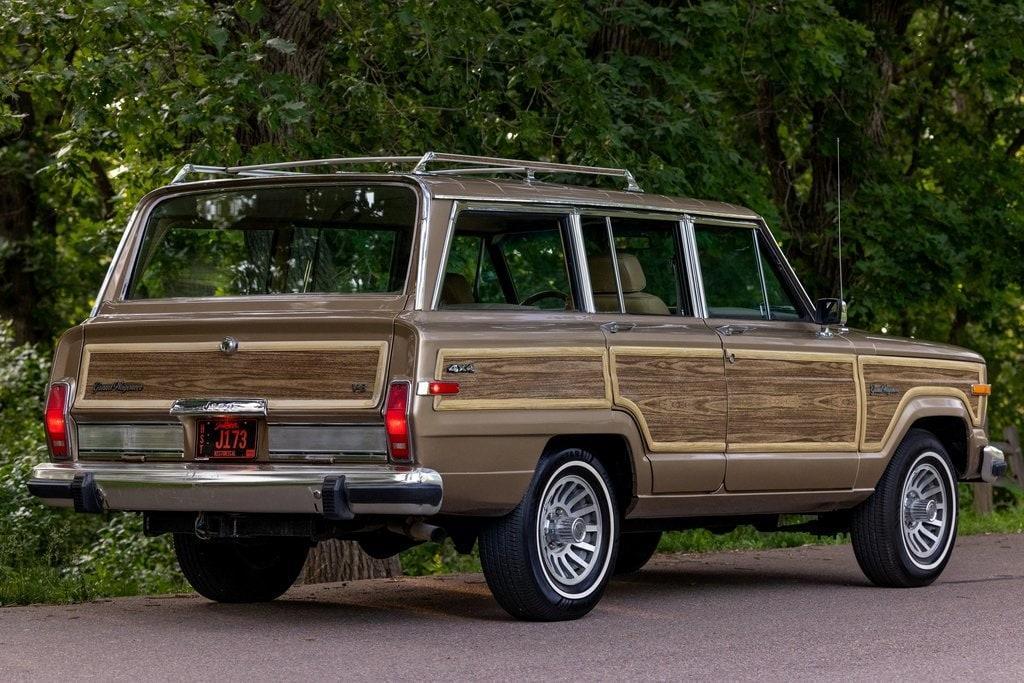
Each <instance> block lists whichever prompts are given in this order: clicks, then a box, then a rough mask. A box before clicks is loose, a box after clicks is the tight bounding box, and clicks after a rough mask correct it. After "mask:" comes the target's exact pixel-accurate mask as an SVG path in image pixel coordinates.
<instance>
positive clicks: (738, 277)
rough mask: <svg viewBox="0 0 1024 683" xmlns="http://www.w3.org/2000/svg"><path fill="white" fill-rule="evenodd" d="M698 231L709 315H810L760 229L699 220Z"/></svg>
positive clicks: (780, 317) (793, 317)
mask: <svg viewBox="0 0 1024 683" xmlns="http://www.w3.org/2000/svg"><path fill="white" fill-rule="evenodd" d="M695 236H696V240H697V254H698V256H699V258H700V269H701V275H702V277H703V280H704V297H705V300H706V301H707V306H708V315H709V316H710V317H712V318H751V319H760V320H803V319H805V316H804V314H803V313H802V310H803V309H802V307H801V306H800V305H799V304H798V302H797V297H796V296H795V295H794V294H793V292H792V290H791V289H790V288H789V287H788V286H787V284H786V282H785V280H784V279H783V278H782V275H781V273H780V272H779V270H778V267H777V266H776V265H775V263H774V258H773V255H772V254H770V253H768V251H767V250H766V249H765V245H764V244H763V243H762V242H761V240H760V239H759V236H758V231H757V230H755V229H753V227H750V228H746V227H733V226H721V225H706V224H704V225H702V224H698V225H697V226H696V228H695Z"/></svg>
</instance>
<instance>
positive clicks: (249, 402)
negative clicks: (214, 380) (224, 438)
mask: <svg viewBox="0 0 1024 683" xmlns="http://www.w3.org/2000/svg"><path fill="white" fill-rule="evenodd" d="M171 415H251V416H253V417H266V416H267V400H266V399H265V398H247V399H238V400H234V401H215V400H207V399H202V398H188V399H181V400H179V401H175V402H174V403H173V404H172V405H171Z"/></svg>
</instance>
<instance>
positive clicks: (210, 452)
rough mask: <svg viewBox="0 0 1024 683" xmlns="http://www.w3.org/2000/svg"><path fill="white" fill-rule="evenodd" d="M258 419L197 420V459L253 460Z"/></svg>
mask: <svg viewBox="0 0 1024 683" xmlns="http://www.w3.org/2000/svg"><path fill="white" fill-rule="evenodd" d="M258 427H259V422H258V420H246V419H234V418H227V419H225V418H220V419H216V420H197V421H196V460H253V459H255V458H256V435H257V429H258Z"/></svg>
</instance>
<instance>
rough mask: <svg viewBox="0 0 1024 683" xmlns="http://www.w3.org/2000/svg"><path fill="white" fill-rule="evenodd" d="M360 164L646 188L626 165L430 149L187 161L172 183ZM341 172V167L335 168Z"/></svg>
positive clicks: (417, 172) (415, 171)
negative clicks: (573, 178)
mask: <svg viewBox="0 0 1024 683" xmlns="http://www.w3.org/2000/svg"><path fill="white" fill-rule="evenodd" d="M358 164H385V165H389V166H409V165H412V169H411V170H410V171H408V172H409V173H413V174H415V175H472V174H485V175H494V174H515V175H525V176H526V180H527V181H533V180H534V179H535V177H536V176H537V174H538V173H543V174H571V175H594V176H609V177H614V178H622V179H624V180H625V181H626V190H627V191H629V192H643V190H642V189H641V188H640V185H638V184H637V182H636V178H635V177H634V176H633V174H632V173H631V172H630V171H628V170H627V169H624V168H605V167H602V166H577V165H575V164H555V163H549V162H546V161H525V160H523V159H503V158H501V157H482V156H471V155H468V154H445V153H442V152H427V153H426V154H424V155H423V156H418V157H417V156H377V157H337V158H332V159H309V160H306V161H279V162H276V163H271V164H252V165H249V166H199V165H193V164H185V165H184V166H182V167H181V169H180V170H179V171H178V173H177V174H176V175H175V176H174V180H172V181H171V183H172V184H173V183H181V182H184V181H185V179H186V178H187V177H188V176H189V175H191V174H204V175H231V176H249V177H253V176H255V177H261V176H280V175H307V174H309V173H310V171H302V170H298V169H312V168H316V167H322V166H351V165H358ZM439 164H444V165H445V167H444V168H435V169H431V168H429V167H430V166H436V165H439ZM335 172H336V173H338V172H339V171H335Z"/></svg>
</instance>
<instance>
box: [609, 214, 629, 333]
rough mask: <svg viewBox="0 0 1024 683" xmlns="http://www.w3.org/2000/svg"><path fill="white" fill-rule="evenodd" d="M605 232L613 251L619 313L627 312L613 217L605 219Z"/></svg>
mask: <svg viewBox="0 0 1024 683" xmlns="http://www.w3.org/2000/svg"><path fill="white" fill-rule="evenodd" d="M604 227H605V232H607V233H608V248H609V249H610V250H611V261H612V272H613V273H615V293H616V294H618V299H619V313H625V312H626V295H625V294H624V293H623V291H622V273H621V272H620V271H619V248H618V247H617V246H616V245H615V231H614V230H613V229H612V218H611V216H605V217H604Z"/></svg>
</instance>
